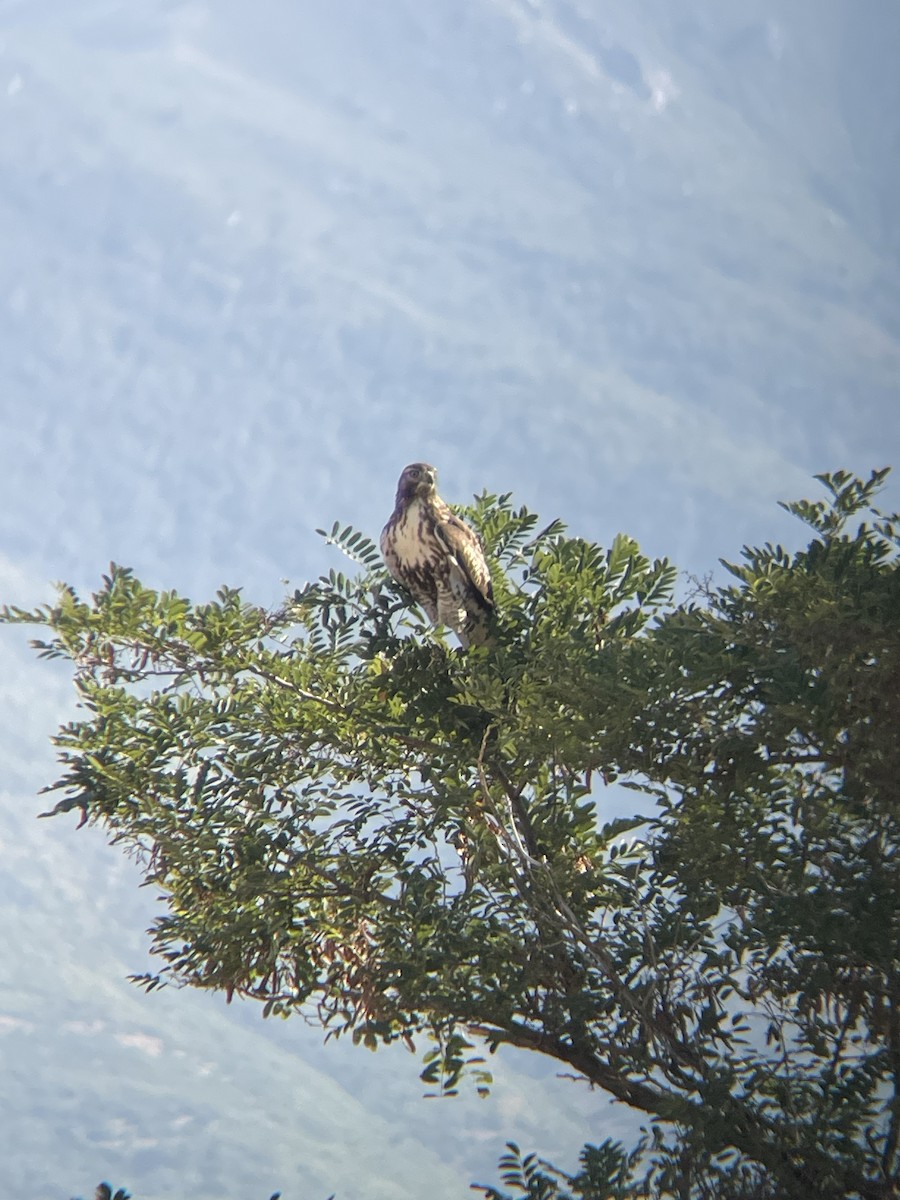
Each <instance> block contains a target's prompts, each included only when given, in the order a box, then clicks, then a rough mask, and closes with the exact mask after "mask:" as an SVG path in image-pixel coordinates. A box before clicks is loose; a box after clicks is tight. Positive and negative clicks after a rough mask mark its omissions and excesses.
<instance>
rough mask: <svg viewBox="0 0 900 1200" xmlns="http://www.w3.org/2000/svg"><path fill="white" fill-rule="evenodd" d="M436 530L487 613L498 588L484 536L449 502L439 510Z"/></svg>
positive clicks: (468, 586) (477, 603)
mask: <svg viewBox="0 0 900 1200" xmlns="http://www.w3.org/2000/svg"><path fill="white" fill-rule="evenodd" d="M434 532H435V537H436V538H437V540H438V542H439V543H440V544H441V545H442V546H443V547H444V550H445V552H446V553H447V555H448V557H449V558H450V560H451V562H452V564H453V565H455V566H456V567H457V568H458V569H459V571H460V572H461V574H462V576H463V580H462V582H463V583H464V584H466V585H467V589H466V590H467V591H468V592H469V595H470V596H471V598H472V599H473V600H474V601H475V604H476V605H477V606H478V607H479V608H481V609H483V610H484V612H485V613H488V612H491V611H492V610H493V607H494V589H493V585H492V584H491V573H490V571H489V570H488V565H487V561H486V559H485V557H484V550H483V548H482V545H481V538H480V537H479V536H478V534H477V533H476V532H475V530H474V529H472V528H471V526H469V525H467V524H466V523H465V521H461V520H460V519H459V517H457V516H456V514H455V513H453V512H451V510H450V509H449V507H448V506H447V505H445V504H444V505H441V508H440V509H439V510H438V511H437V512H436V513H435V522H434Z"/></svg>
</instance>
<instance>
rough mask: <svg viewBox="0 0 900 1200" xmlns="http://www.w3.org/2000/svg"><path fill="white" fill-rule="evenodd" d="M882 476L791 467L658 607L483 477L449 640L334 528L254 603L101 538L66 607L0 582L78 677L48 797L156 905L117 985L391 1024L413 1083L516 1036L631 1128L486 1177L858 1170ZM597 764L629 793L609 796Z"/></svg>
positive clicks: (884, 1180)
mask: <svg viewBox="0 0 900 1200" xmlns="http://www.w3.org/2000/svg"><path fill="white" fill-rule="evenodd" d="M884 475H885V472H876V473H874V474H873V476H872V477H871V479H870V480H868V481H861V480H857V479H854V478H852V477H851V476H849V475H847V474H845V473H838V474H836V475H833V476H822V477H820V478H821V481H822V482H823V483H824V485H825V487H826V489H827V491H828V492H829V493H830V499H829V500H828V501H826V502H817V503H814V504H813V503H809V502H800V503H798V504H794V505H790V506H789V507H790V509H791V511H792V512H794V513H795V514H796V515H797V516H799V517H801V518H802V519H803V520H805V521H806V522H807V523H808V524H809V525H810V526H811V528H812V531H813V534H814V538H813V540H812V541H811V542H810V544H809V545H808V546H807V547H806V548H804V549H803V550H801V551H799V552H797V553H793V554H791V553H789V552H788V551H786V550H784V549H783V548H782V547H779V546H772V545H767V546H765V547H762V548H756V549H750V548H746V549H745V550H744V554H743V560H742V562H741V563H740V564H738V565H733V566H729V570H730V571H731V574H732V578H733V582H731V583H730V584H729V585H728V586H724V587H720V588H716V589H708V590H707V592H706V593H705V594H704V595H701V596H695V597H694V598H693V600H692V601H691V602H690V603H686V604H676V603H675V602H674V601H673V599H672V589H673V587H674V583H675V572H674V569H673V568H672V567H671V566H670V565H669V564H668V563H667V562H664V561H660V562H650V561H649V560H647V559H646V558H645V557H644V556H642V555H641V553H640V550H639V548H638V546H637V545H636V544H635V543H634V542H633V541H632V540H631V539H630V538H627V537H625V536H622V535H620V536H618V537H617V538H615V539H614V541H613V542H612V545H611V546H610V547H608V548H603V547H600V546H598V545H596V544H594V543H591V542H588V541H586V540H584V539H581V538H574V537H570V536H568V535H567V534H566V531H565V528H564V527H563V526H562V525H561V523H559V522H553V523H552V524H551V525H549V526H547V527H546V528H544V529H542V530H540V531H538V523H537V519H536V517H535V516H534V514H532V513H529V512H528V511H527V510H525V509H515V508H514V507H513V506H512V504H511V502H510V497H509V496H499V497H496V496H490V495H483V496H480V497H478V498H477V499H476V502H475V504H474V506H473V507H472V508H471V509H470V510H468V511H467V516H468V517H469V519H470V520H472V521H473V522H474V523H475V524H476V525H477V526H478V527H479V529H480V531H481V532H482V534H483V537H484V540H485V545H486V548H487V552H488V554H489V557H490V561H491V565H492V570H493V574H494V579H495V590H496V596H497V622H496V641H495V643H494V644H492V645H491V646H490V647H480V648H474V649H471V650H469V651H468V652H465V653H463V652H460V651H458V650H454V649H451V648H449V647H448V645H447V644H446V643H445V641H444V640H443V637H442V635H441V634H440V633H439V632H438V633H435V632H434V631H432V630H430V629H429V628H428V627H427V626H426V624H425V623H424V622H423V619H422V618H421V616H420V614H418V612H417V611H415V610H411V609H410V607H409V598H408V597H407V596H406V595H405V594H404V593H403V592H402V591H401V590H400V589H399V588H398V587H397V586H396V585H395V584H394V583H393V582H392V581H391V580H390V579H389V578H388V577H387V575H386V573H385V572H384V571H383V569H382V568H381V566H380V560H379V558H378V556H377V551H376V549H375V547H374V544H373V543H372V542H371V541H370V540H369V539H367V538H365V537H364V536H363V535H362V534H359V533H357V532H356V531H354V530H352V529H349V528H342V527H341V526H340V525H338V524H336V525H335V526H334V528H333V529H332V531H331V533H330V534H326V535H323V536H325V537H326V538H327V540H328V541H330V542H332V543H334V544H335V545H336V546H338V547H339V548H340V549H341V550H343V551H344V552H346V553H348V554H349V555H350V556H351V557H352V558H353V559H354V561H355V562H356V563H357V564H358V565H359V566H360V567H361V568H362V570H361V571H360V572H359V573H357V574H355V575H351V576H347V575H344V574H343V573H341V572H338V571H334V570H332V571H330V572H329V573H328V574H327V575H325V576H323V577H321V578H320V579H319V580H317V581H316V582H314V583H311V584H309V585H307V586H306V587H304V588H302V589H301V590H299V591H297V592H296V593H295V594H294V595H293V596H292V597H290V598H289V599H288V600H287V602H286V603H285V604H284V605H283V607H281V608H280V609H278V610H277V611H275V612H266V611H263V610H262V609H259V608H257V607H255V606H253V605H251V604H248V603H247V602H246V601H244V600H243V598H242V597H241V595H240V594H239V593H238V592H236V591H234V590H231V589H223V590H222V591H220V592H219V593H218V595H217V597H216V599H215V600H214V601H212V602H211V603H208V604H204V605H194V604H191V603H190V602H188V601H187V600H185V599H184V598H182V597H180V596H177V595H176V594H175V593H173V592H164V593H158V592H154V591H151V590H149V589H147V588H145V587H143V586H142V585H141V584H140V583H139V582H138V581H137V580H136V579H135V578H134V576H133V575H132V574H131V572H130V571H128V570H126V569H123V568H120V567H113V568H112V569H111V570H110V573H109V575H108V576H107V577H105V578H104V580H103V585H102V587H101V589H100V590H99V591H98V592H97V593H96V595H94V596H93V597H92V598H91V599H90V600H89V601H84V600H81V599H80V598H79V597H78V596H76V595H75V593H74V592H73V591H72V590H71V589H69V588H65V587H64V588H61V589H60V594H59V600H58V603H57V604H56V605H55V606H53V607H45V608H42V609H39V610H37V611H35V612H24V611H21V610H6V611H5V613H4V619H5V620H7V621H19V622H32V623H37V624H39V625H41V626H43V627H44V628H45V629H46V631H47V632H46V635H45V640H42V641H39V642H36V643H35V645H36V648H37V649H38V652H39V653H40V654H41V655H43V656H50V657H62V658H65V659H67V660H69V661H70V662H71V663H72V665H73V668H74V672H75V682H76V686H77V689H78V693H79V701H80V705H81V710H82V713H81V715H80V718H79V719H78V720H77V721H74V722H72V723H71V724H69V725H67V726H65V727H64V728H62V729H61V730H60V731H59V733H58V734H57V736H56V742H57V745H58V747H59V752H60V759H61V762H62V774H61V776H60V778H59V780H58V781H57V783H56V784H54V785H53V788H52V789H51V790H53V791H55V792H56V793H57V794H58V796H59V799H58V800H57V803H56V804H55V807H54V808H53V810H52V811H53V812H54V813H61V812H66V811H69V810H73V809H74V810H77V811H78V812H79V813H80V814H81V818H82V820H87V821H90V822H93V823H98V824H100V825H102V826H104V827H105V828H106V829H107V830H108V832H109V834H110V836H111V838H112V839H113V840H114V841H115V842H118V843H120V844H121V845H123V847H125V848H126V849H127V850H128V851H129V852H131V853H133V854H134V855H136V856H137V857H138V858H139V859H140V861H141V862H142V864H143V867H144V870H145V873H146V875H147V878H148V879H149V880H151V881H152V882H153V883H154V885H155V886H156V888H157V890H158V891H159V892H160V893H161V894H162V896H163V897H164V899H165V907H164V909H163V911H162V912H161V913H160V914H159V916H158V917H157V919H156V921H155V923H154V925H153V928H152V930H151V939H152V943H153V949H154V951H155V953H156V954H157V955H158V956H159V958H160V961H161V963H162V967H161V969H160V971H159V973H158V974H155V975H153V976H148V977H144V978H143V979H142V980H141V982H142V983H143V984H144V985H145V986H146V987H148V988H153V987H156V986H158V985H159V984H161V983H163V982H165V981H166V980H168V979H175V980H178V981H180V982H183V983H188V984H191V985H193V986H196V987H204V988H215V989H221V990H223V991H225V992H226V994H227V995H228V996H231V995H232V994H233V993H238V994H240V995H243V996H249V997H254V998H256V999H258V1000H260V1001H261V1003H262V1004H263V1006H264V1008H263V1011H264V1013H265V1014H266V1015H268V1014H277V1015H280V1016H287V1015H289V1014H290V1013H292V1012H294V1011H299V1012H301V1013H303V1014H304V1015H305V1016H306V1017H308V1018H310V1019H312V1020H315V1021H318V1022H319V1023H320V1024H321V1025H322V1027H323V1028H324V1029H325V1030H326V1032H327V1034H328V1035H329V1036H339V1035H342V1034H350V1035H351V1036H352V1037H353V1038H354V1039H355V1040H357V1041H359V1042H361V1043H363V1044H364V1045H366V1046H369V1047H370V1048H373V1049H374V1048H376V1047H377V1046H378V1045H379V1044H381V1043H384V1042H390V1041H393V1040H398V1039H400V1040H403V1041H404V1042H406V1044H407V1045H408V1046H409V1047H410V1048H411V1049H413V1048H415V1046H416V1039H417V1038H419V1037H420V1035H424V1036H425V1037H426V1038H427V1039H428V1040H429V1041H430V1046H431V1048H430V1049H428V1050H426V1052H425V1063H424V1071H423V1078H424V1079H425V1080H426V1082H427V1084H428V1085H429V1087H430V1088H433V1089H435V1090H436V1091H437V1092H438V1093H443V1094H446V1093H452V1092H453V1091H455V1090H456V1089H457V1087H458V1085H459V1082H460V1079H461V1077H462V1076H463V1075H464V1074H465V1073H467V1072H468V1073H470V1074H473V1073H474V1075H475V1080H476V1085H477V1086H478V1087H479V1088H480V1089H481V1090H486V1089H487V1088H488V1086H489V1083H490V1076H489V1073H488V1072H487V1071H486V1070H485V1068H484V1055H483V1053H482V1052H481V1050H482V1049H483V1048H484V1046H486V1047H487V1049H488V1050H493V1049H495V1048H496V1047H497V1046H499V1045H501V1044H508V1045H514V1046H519V1047H523V1048H526V1049H532V1050H537V1051H539V1052H541V1053H544V1054H548V1055H551V1056H552V1057H554V1058H555V1059H557V1060H558V1061H559V1062H561V1063H564V1064H566V1065H567V1066H568V1068H569V1069H570V1070H572V1071H574V1072H575V1074H576V1075H578V1076H580V1077H581V1078H583V1079H585V1080H587V1081H588V1082H589V1083H590V1084H591V1085H593V1086H596V1087H599V1088H602V1089H604V1090H605V1091H606V1092H607V1093H609V1094H610V1095H612V1096H614V1097H615V1098H617V1099H619V1100H621V1101H623V1102H625V1103H627V1104H629V1105H632V1106H634V1107H636V1108H638V1109H640V1110H642V1111H644V1112H646V1113H647V1114H649V1115H650V1117H651V1118H652V1124H651V1127H650V1130H649V1132H648V1133H647V1134H646V1135H645V1138H644V1140H643V1142H642V1143H641V1145H640V1146H639V1147H638V1148H637V1149H636V1151H635V1152H634V1153H632V1154H626V1153H625V1152H624V1151H623V1150H622V1148H621V1147H618V1146H615V1145H612V1144H611V1143H608V1142H606V1143H604V1144H603V1145H602V1146H600V1147H586V1148H585V1153H584V1156H583V1158H582V1163H581V1170H580V1172H579V1173H577V1174H576V1175H574V1176H569V1175H566V1174H564V1173H562V1172H559V1171H557V1170H556V1169H555V1168H553V1167H551V1166H549V1164H546V1163H544V1162H542V1161H541V1160H539V1159H537V1158H535V1157H533V1156H526V1157H525V1158H522V1157H521V1156H520V1155H519V1153H518V1150H517V1149H516V1148H515V1147H512V1146H511V1147H510V1155H509V1156H508V1158H507V1159H505V1160H504V1166H503V1170H504V1173H505V1174H504V1186H506V1187H507V1188H509V1189H512V1191H511V1193H510V1195H511V1196H515V1197H519V1196H527V1197H540V1198H541V1200H545V1198H548V1197H559V1200H574V1198H576V1197H583V1198H584V1200H587V1198H590V1200H597V1198H598V1197H625V1196H645V1195H646V1196H668V1195H678V1196H683V1197H706V1196H709V1197H713V1196H716V1197H733V1198H734V1200H738V1198H747V1200H749V1198H750V1197H769V1196H772V1197H775V1196H778V1197H797V1198H800V1197H804V1198H805V1197H807V1196H812V1195H815V1196H817V1197H824V1198H828V1197H832V1198H834V1200H837V1198H838V1197H844V1196H848V1195H858V1196H863V1197H876V1196H887V1195H890V1194H891V1188H895V1187H896V1186H897V1183H898V1178H900V1174H898V1172H900V1163H898V1140H900V1100H898V1090H897V1088H898V1082H900V964H898V957H897V945H898V933H900V920H898V905H897V896H898V894H900V891H898V884H900V878H898V863H900V837H898V809H900V805H898V794H897V780H898V779H900V741H898V739H897V737H896V715H897V712H898V711H900V620H898V617H900V575H898V571H897V561H898V557H897V548H898V519H897V518H896V517H892V516H885V515H883V514H881V513H879V512H877V511H876V510H874V509H872V508H871V505H872V501H873V497H874V493H875V491H876V490H877V488H878V486H879V485H880V484H881V482H882V481H883V478H884ZM854 519H857V520H860V519H861V523H860V524H859V525H858V526H857V528H856V530H855V532H851V531H849V529H848V524H849V522H850V521H851V520H854ZM614 781H618V782H619V783H620V784H622V785H624V786H627V787H631V788H634V789H637V790H638V792H643V793H644V795H645V800H644V813H645V815H644V816H639V815H636V816H635V817H634V819H632V820H628V821H604V818H603V808H604V796H605V789H606V788H607V787H608V786H609V785H611V784H612V783H613V782H614ZM620 794H623V793H620ZM639 1162H640V1163H641V1164H643V1165H642V1166H641V1170H642V1171H643V1172H644V1173H643V1175H641V1174H640V1173H639V1170H638V1166H639ZM483 1190H485V1191H486V1193H487V1194H488V1195H489V1196H491V1197H493V1200H501V1193H500V1192H497V1191H496V1190H494V1189H492V1188H489V1187H485V1188H484V1189H483ZM503 1200H505V1197H503Z"/></svg>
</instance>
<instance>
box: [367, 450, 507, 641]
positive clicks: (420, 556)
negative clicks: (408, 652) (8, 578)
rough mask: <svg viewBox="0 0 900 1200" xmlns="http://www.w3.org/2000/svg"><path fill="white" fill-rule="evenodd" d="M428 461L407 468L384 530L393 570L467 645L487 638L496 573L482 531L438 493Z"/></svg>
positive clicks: (435, 617) (432, 614)
mask: <svg viewBox="0 0 900 1200" xmlns="http://www.w3.org/2000/svg"><path fill="white" fill-rule="evenodd" d="M436 479H437V472H436V471H435V469H434V467H431V466H429V465H428V463H411V464H410V465H409V466H408V467H404V469H403V474H402V475H401V476H400V482H399V483H398V484H397V501H396V504H395V506H394V511H393V513H392V514H391V519H390V520H389V521H388V523H387V525H385V527H384V529H383V530H382V533H381V553H382V554H383V555H384V561H385V564H386V565H387V569H388V570H389V571H390V573H391V574H392V575H393V577H394V578H395V579H396V580H397V582H398V583H402V584H403V586H404V587H405V588H407V589H408V590H409V591H410V592H412V595H413V598H414V599H415V600H416V602H417V603H418V604H421V606H422V608H424V610H425V612H426V614H427V616H428V619H429V621H431V622H432V623H433V624H435V625H446V626H447V627H448V628H449V629H452V630H453V631H454V632H455V633H456V635H457V637H458V638H459V640H460V643H461V645H462V646H463V648H464V649H465V647H467V646H468V645H469V644H470V643H474V644H475V645H481V644H483V643H484V642H485V641H486V640H487V632H488V624H489V621H490V617H491V614H492V612H493V611H494V591H493V588H492V586H491V573H490V571H489V570H488V565H487V562H486V561H485V558H484V550H483V549H482V546H481V539H480V538H479V536H478V534H477V533H476V532H475V530H474V529H472V528H471V527H470V526H469V525H467V524H466V523H465V521H461V520H460V519H459V517H457V516H456V515H455V514H454V513H453V512H452V511H451V509H450V507H449V505H447V504H445V503H444V501H443V500H442V499H441V498H440V496H439V495H438V494H437V488H436V486H435V481H436Z"/></svg>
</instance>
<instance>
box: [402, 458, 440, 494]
mask: <svg viewBox="0 0 900 1200" xmlns="http://www.w3.org/2000/svg"><path fill="white" fill-rule="evenodd" d="M436 485H437V471H435V469H434V467H432V466H429V465H428V463H410V464H409V466H408V467H404V468H403V473H402V474H401V476H400V482H399V483H398V484H397V503H398V504H409V503H410V502H411V501H412V500H414V499H415V498H416V497H417V496H418V497H420V498H421V499H422V500H425V499H427V497H429V496H433V495H434V494H435V491H436Z"/></svg>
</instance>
